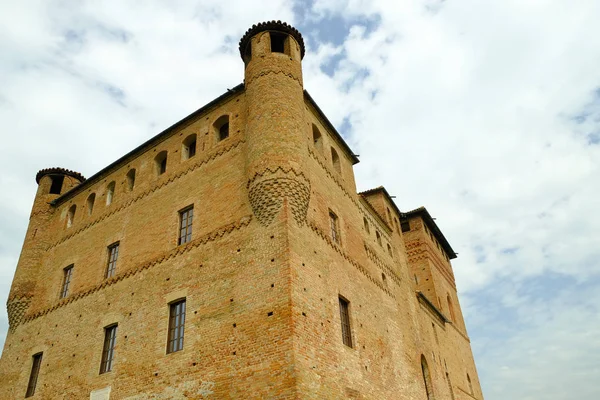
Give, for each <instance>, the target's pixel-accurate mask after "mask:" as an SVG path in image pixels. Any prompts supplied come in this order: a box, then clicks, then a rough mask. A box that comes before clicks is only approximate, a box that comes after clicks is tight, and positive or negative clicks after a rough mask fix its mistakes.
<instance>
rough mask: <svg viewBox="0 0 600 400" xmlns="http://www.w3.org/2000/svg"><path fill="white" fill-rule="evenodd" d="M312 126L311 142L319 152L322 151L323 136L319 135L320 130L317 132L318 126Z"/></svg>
mask: <svg viewBox="0 0 600 400" xmlns="http://www.w3.org/2000/svg"><path fill="white" fill-rule="evenodd" d="M312 128H313V143H314V145H315V149H317V150H319V151H320V152H321V153H322V152H323V137H322V136H321V132H319V128H317V126H316V125H315V124H313V126H312Z"/></svg>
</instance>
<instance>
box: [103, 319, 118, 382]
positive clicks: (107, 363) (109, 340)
mask: <svg viewBox="0 0 600 400" xmlns="http://www.w3.org/2000/svg"><path fill="white" fill-rule="evenodd" d="M116 342H117V325H111V326H107V327H106V328H104V347H103V348H102V362H101V363H100V373H101V374H104V373H106V372H110V371H112V367H113V361H114V358H115V344H116Z"/></svg>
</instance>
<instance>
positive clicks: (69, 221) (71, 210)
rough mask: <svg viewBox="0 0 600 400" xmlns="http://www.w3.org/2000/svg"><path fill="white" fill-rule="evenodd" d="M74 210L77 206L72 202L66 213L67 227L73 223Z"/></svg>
mask: <svg viewBox="0 0 600 400" xmlns="http://www.w3.org/2000/svg"><path fill="white" fill-rule="evenodd" d="M75 211H77V206H76V205H75V204H73V205H72V206H71V207H70V208H69V212H68V213H67V228H70V227H71V226H72V225H73V221H74V219H75Z"/></svg>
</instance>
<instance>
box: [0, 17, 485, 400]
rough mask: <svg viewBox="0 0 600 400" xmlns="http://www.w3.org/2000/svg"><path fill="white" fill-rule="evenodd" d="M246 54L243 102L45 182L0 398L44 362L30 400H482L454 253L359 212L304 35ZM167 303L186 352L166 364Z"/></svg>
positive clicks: (408, 227)
mask: <svg viewBox="0 0 600 400" xmlns="http://www.w3.org/2000/svg"><path fill="white" fill-rule="evenodd" d="M240 52H241V54H242V58H243V60H244V63H245V65H246V68H245V80H244V84H243V85H239V86H237V87H236V88H234V89H232V90H230V91H228V92H227V93H226V94H224V95H223V96H221V97H219V98H218V99H215V100H214V101H213V102H211V103H209V104H208V105H206V106H205V107H203V108H201V109H200V110H198V111H196V112H195V113H193V114H192V115H190V116H189V117H187V118H185V119H184V120H182V121H180V122H178V123H176V124H175V125H173V126H172V127H171V128H169V129H167V130H165V131H164V132H162V133H160V134H159V135H157V136H156V137H154V138H152V139H150V140H149V141H148V142H146V143H145V144H143V145H142V146H140V147H139V148H137V149H135V150H133V151H132V152H130V153H129V154H127V155H125V156H124V157H122V158H121V159H119V160H117V161H116V162H115V163H113V164H111V165H109V166H108V167H106V168H105V169H103V170H102V171H100V172H99V173H97V174H96V175H94V176H92V177H90V178H89V179H87V180H85V179H84V178H83V177H82V176H81V175H79V174H77V173H74V172H72V171H68V170H63V169H60V168H53V169H48V170H42V171H40V173H39V174H38V176H37V179H38V184H39V187H38V192H37V194H36V197H35V200H34V204H33V209H32V212H31V217H30V222H29V228H28V230H27V234H26V238H25V242H24V245H23V249H22V252H21V257H20V259H19V263H18V266H17V270H16V272H15V276H14V280H13V284H12V287H11V292H10V295H9V299H8V304H7V308H8V314H9V323H10V329H9V333H8V335H7V338H6V343H5V346H4V352H3V354H2V359H1V360H0V399H22V398H25V396H26V391H27V388H28V383H30V375H31V371H32V362H33V361H32V360H33V356H34V355H36V354H39V353H41V354H42V360H41V365H40V368H39V373H38V375H37V383H36V384H35V393H34V394H32V395H31V396H30V397H29V398H32V399H109V398H110V399H129V400H134V399H135V400H142V399H230V398H231V399H250V398H252V399H377V400H379V399H411V400H412V399H415V400H416V399H427V398H428V396H429V398H430V399H438V400H439V399H461V400H462V399H465V400H467V399H482V398H483V396H482V393H481V389H480V385H479V380H478V376H477V371H476V368H475V364H474V360H473V356H472V353H471V348H470V342H469V338H468V336H467V331H466V327H465V324H464V321H463V318H462V313H461V309H460V305H459V302H458V297H457V292H456V287H455V284H454V275H453V272H452V267H451V265H450V261H449V260H450V259H451V258H454V257H455V254H454V252H453V251H452V249H451V247H450V245H449V244H448V243H447V241H446V239H445V238H444V237H443V235H442V234H441V232H440V231H439V229H438V228H437V226H435V223H434V222H433V219H431V217H430V216H429V214H428V213H427V211H426V210H425V209H423V208H422V209H417V210H414V211H410V212H400V211H399V210H398V209H397V207H396V206H395V205H394V203H393V201H392V199H391V197H390V196H389V195H388V194H387V192H386V191H385V189H383V188H377V189H374V190H370V191H368V192H364V193H358V194H357V193H356V185H355V181H354V175H353V169H352V168H353V164H355V163H356V162H358V160H357V158H356V156H355V155H354V154H353V153H352V152H351V151H350V149H349V148H348V146H347V145H346V144H345V143H344V141H343V139H342V138H341V136H340V135H339V134H338V133H337V132H336V131H335V129H334V128H333V126H332V125H331V124H330V123H329V121H328V120H327V118H326V117H325V116H324V115H323V114H322V112H321V111H320V110H319V108H318V107H317V106H316V104H315V103H314V101H313V100H312V99H311V98H310V96H309V95H308V93H306V92H305V91H304V90H303V85H302V82H303V81H302V68H301V60H302V57H303V55H304V44H303V40H302V37H301V35H300V34H299V33H298V31H296V30H295V29H294V28H291V27H289V26H288V25H285V24H283V23H279V22H271V23H264V24H259V25H258V26H254V27H253V28H252V29H250V30H249V31H248V32H247V33H246V35H245V36H244V37H243V38H242V41H241V42H240ZM223 121H227V122H228V123H229V125H228V133H229V135H228V137H223V136H222V132H221V131H220V127H221V126H223ZM190 135H196V137H195V143H196V145H195V149H196V151H195V154H193V155H192V156H191V157H190V156H189V153H190V151H189V149H188V148H187V147H186V146H188V145H189V144H190V143H192V141H193V136H192V137H191V136H190ZM164 152H166V155H167V160H166V171H165V172H164V173H162V174H161V173H160V170H161V165H160V164H161V163H160V161H161V160H162V159H161V156H160V155H161V154H165V153H164ZM157 156H158V157H157ZM132 170H135V173H134V174H135V180H134V181H132V179H131V176H132V172H131V171H132ZM61 177H62V178H64V181H63V182H62V185H61V186H60V187H59V190H58V192H59V193H51V192H56V191H57V190H56V186H57V182H60V179H62V178H61ZM53 182H54V186H53ZM113 182H114V183H113ZM92 199H93V200H92ZM191 205H193V210H194V216H193V225H192V228H193V230H192V237H191V241H189V242H187V243H184V244H181V245H178V234H179V228H180V211H181V210H183V209H185V208H186V207H189V206H191ZM73 206H75V207H73ZM332 213H333V214H334V215H335V216H336V217H337V219H336V221H335V223H334V226H333V227H332V219H331V218H332V217H331V215H332ZM333 230H335V234H334V233H332V231H333ZM117 242H118V243H119V254H118V259H117V263H116V269H115V274H114V276H112V277H108V278H107V277H106V271H107V263H108V262H109V251H108V247H109V246H110V245H112V244H114V243H117ZM70 265H73V269H72V277H71V282H70V286H69V290H68V294H67V295H66V296H65V297H64V298H61V290H62V289H63V286H64V282H63V280H64V268H65V267H67V266H70ZM340 297H341V298H343V299H345V300H347V301H348V302H349V310H348V311H349V323H350V332H351V336H352V346H351V347H350V346H347V345H345V344H344V343H343V341H342V333H341V323H342V321H341V316H340V302H339V299H340ZM180 299H185V301H186V307H187V311H186V320H185V335H184V346H183V349H182V350H180V351H177V352H173V353H168V352H167V338H168V335H169V333H168V330H169V304H171V303H172V302H173V301H176V300H180ZM115 324H116V325H117V333H116V344H115V346H114V364H113V366H112V369H111V371H109V372H106V373H100V363H101V360H102V353H103V344H104V339H105V328H106V327H109V326H114V325H115ZM424 375H426V376H427V379H424ZM426 381H427V382H426ZM30 394H31V393H30Z"/></svg>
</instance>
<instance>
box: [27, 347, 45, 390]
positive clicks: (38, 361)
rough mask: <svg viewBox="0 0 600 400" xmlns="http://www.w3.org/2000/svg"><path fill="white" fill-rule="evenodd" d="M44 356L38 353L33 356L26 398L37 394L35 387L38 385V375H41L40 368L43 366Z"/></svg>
mask: <svg viewBox="0 0 600 400" xmlns="http://www.w3.org/2000/svg"><path fill="white" fill-rule="evenodd" d="M42 355H43V353H37V354H35V355H34V356H33V362H32V364H31V373H30V374H29V383H28V384H27V393H25V397H31V396H33V395H34V394H35V387H36V385H37V380H38V375H39V374H40V367H41V366H42Z"/></svg>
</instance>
